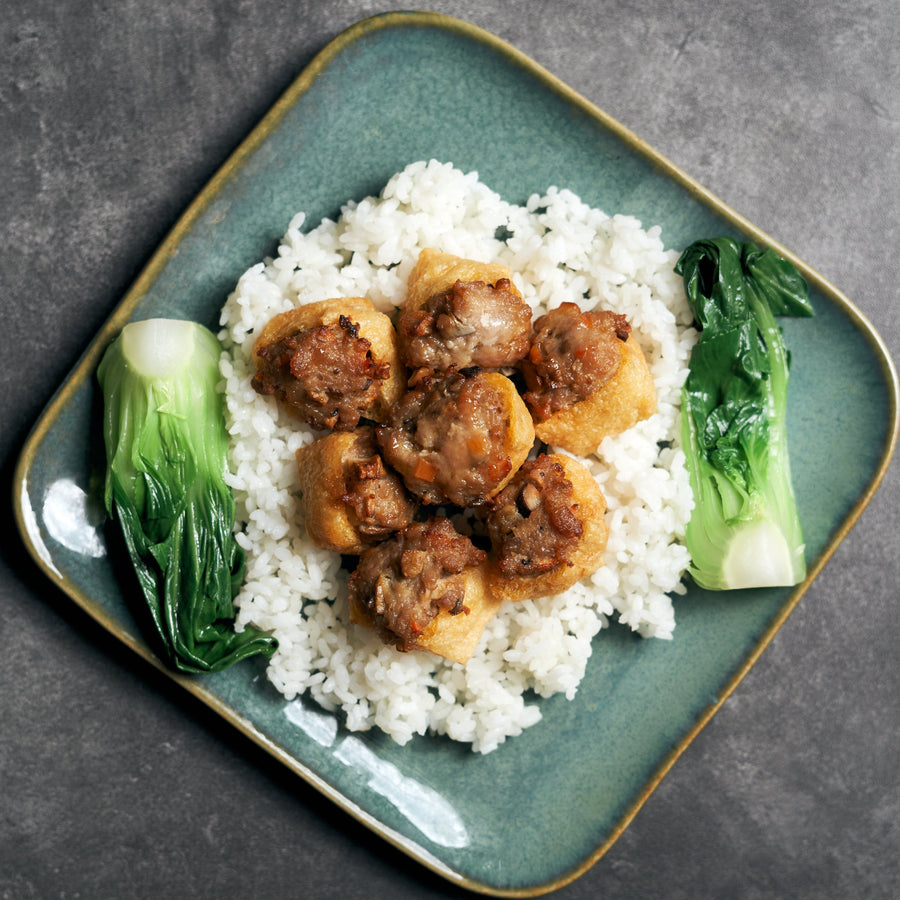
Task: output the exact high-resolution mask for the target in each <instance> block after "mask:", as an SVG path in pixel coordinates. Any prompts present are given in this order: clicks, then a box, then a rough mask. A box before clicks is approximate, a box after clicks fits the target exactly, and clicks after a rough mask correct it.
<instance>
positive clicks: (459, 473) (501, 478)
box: [376, 370, 534, 507]
mask: <svg viewBox="0 0 900 900" xmlns="http://www.w3.org/2000/svg"><path fill="white" fill-rule="evenodd" d="M376 438H377V440H378V446H379V447H380V449H381V453H382V455H383V456H384V458H385V460H386V461H387V462H388V463H389V464H390V465H391V466H392V467H393V468H395V469H396V470H397V471H398V472H399V473H400V475H401V476H402V478H403V481H404V483H405V484H406V487H407V488H408V489H409V490H410V491H411V492H412V493H413V494H415V495H416V496H417V497H418V498H419V499H421V500H422V502H423V503H425V504H427V505H441V504H445V503H452V504H454V505H456V506H463V507H467V506H478V505H479V504H481V503H483V502H484V501H486V500H487V499H488V498H490V497H492V496H493V495H494V494H496V493H497V492H498V491H500V490H502V489H503V487H504V486H505V485H506V483H507V482H508V481H509V479H510V478H512V476H513V475H514V474H515V472H516V470H517V469H518V468H519V466H520V465H522V463H523V462H524V461H525V459H526V458H527V456H528V454H529V452H530V451H531V447H532V445H533V443H534V424H533V422H532V419H531V416H530V414H529V412H528V409H527V407H526V406H525V404H524V402H523V401H522V398H521V397H520V396H519V394H518V391H516V387H515V385H514V384H513V383H512V381H510V379H509V378H506V377H505V376H504V375H501V374H500V373H498V372H482V371H480V370H475V371H472V370H465V371H462V372H453V373H451V374H449V375H446V376H444V377H438V376H431V375H428V376H425V377H422V378H420V379H419V380H418V381H417V382H416V383H415V385H414V386H413V388H412V389H411V390H410V391H408V392H407V393H406V394H405V395H404V396H403V398H402V399H401V400H400V402H399V403H398V404H397V406H396V407H395V408H394V410H393V411H392V413H391V417H390V419H389V420H388V421H387V423H386V424H385V425H380V426H378V428H377V429H376Z"/></svg>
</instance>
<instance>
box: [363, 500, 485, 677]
mask: <svg viewBox="0 0 900 900" xmlns="http://www.w3.org/2000/svg"><path fill="white" fill-rule="evenodd" d="M486 558H487V555H486V554H485V552H484V551H483V550H479V549H478V548H477V547H475V545H474V544H473V543H472V542H471V541H470V540H469V538H468V537H466V536H464V535H461V534H459V533H458V532H457V531H456V529H455V528H454V527H453V524H452V522H451V521H450V520H449V519H447V518H444V517H441V516H436V517H433V518H431V519H429V520H428V521H427V522H416V523H414V524H413V525H411V526H410V527H409V528H407V529H405V530H404V531H402V532H400V533H398V534H396V535H393V536H392V537H391V538H389V539H388V540H386V541H383V542H382V543H380V544H378V545H377V546H375V547H372V548H370V549H368V550H366V551H365V553H363V554H362V556H361V557H360V560H359V565H358V566H357V568H356V570H355V571H354V572H353V574H352V575H351V576H350V586H349V596H350V621H351V622H352V623H354V624H357V625H362V626H365V627H367V628H375V629H377V631H378V633H379V635H380V636H381V639H382V640H383V641H384V642H385V643H387V644H391V645H393V646H396V647H397V649H398V650H401V651H404V652H408V651H410V650H427V651H428V652H430V653H434V654H436V655H438V656H442V657H444V658H445V659H449V660H452V661H453V662H458V663H462V664H465V663H466V662H468V660H469V659H470V657H471V656H472V654H473V653H474V652H475V648H476V647H477V646H478V643H479V641H480V640H481V635H482V633H483V632H484V629H485V626H486V625H487V623H488V622H490V620H491V619H492V618H493V617H494V616H495V615H496V614H497V612H498V610H499V608H500V604H501V602H502V601H501V600H500V599H499V598H498V597H495V596H493V595H492V594H491V593H490V592H489V591H488V589H487V576H486V573H487V563H486Z"/></svg>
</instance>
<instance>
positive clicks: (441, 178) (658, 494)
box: [220, 161, 696, 753]
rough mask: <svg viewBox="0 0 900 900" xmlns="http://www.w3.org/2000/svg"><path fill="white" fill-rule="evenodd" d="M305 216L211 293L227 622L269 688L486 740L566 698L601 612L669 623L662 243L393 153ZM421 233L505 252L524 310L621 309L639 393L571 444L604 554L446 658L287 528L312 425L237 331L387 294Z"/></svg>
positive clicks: (675, 395) (678, 539) (668, 278)
mask: <svg viewBox="0 0 900 900" xmlns="http://www.w3.org/2000/svg"><path fill="white" fill-rule="evenodd" d="M305 225H307V223H306V221H305V217H304V214H303V213H300V214H298V215H297V216H296V217H295V218H294V219H293V221H291V223H290V225H289V227H288V230H287V233H286V234H285V236H284V238H283V240H282V242H281V244H280V246H279V248H278V253H277V256H276V257H275V258H273V259H267V260H264V261H263V262H260V263H259V264H257V265H255V266H253V267H252V268H251V269H249V270H248V271H247V272H246V273H245V274H244V275H243V276H242V277H241V279H240V281H239V282H238V285H237V287H236V289H235V290H234V292H233V293H232V294H231V295H230V297H229V298H228V300H227V302H226V304H225V306H224V308H223V310H222V317H221V325H222V331H221V334H220V338H221V340H222V343H223V347H224V352H223V356H222V362H221V370H222V375H223V377H224V383H225V396H226V406H227V417H228V425H229V433H230V438H231V445H230V463H231V471H232V473H233V474H232V475H231V477H230V484H231V486H232V488H233V489H234V493H235V499H236V502H237V522H236V526H235V527H236V532H237V539H238V541H239V543H240V544H241V546H242V547H243V548H244V550H245V551H246V554H247V575H246V578H245V581H244V584H243V587H242V589H241V591H240V593H239V595H238V596H237V598H236V600H235V603H236V605H237V607H238V619H237V627H238V628H239V629H240V628H243V627H245V626H246V625H248V624H251V623H252V624H254V625H256V626H257V627H259V628H262V629H265V630H267V631H271V632H272V633H273V634H274V635H275V636H276V637H277V638H278V641H279V648H278V650H277V652H276V653H275V655H274V656H273V657H272V659H271V660H270V662H269V666H268V672H267V674H268V677H269V679H270V680H271V682H272V684H273V685H274V686H275V687H276V688H277V690H278V691H279V692H281V693H282V694H283V695H284V696H285V698H286V699H288V700H290V699H293V698H295V697H297V696H300V695H307V696H309V697H311V698H313V699H314V700H315V701H317V702H318V703H319V704H320V705H321V706H322V707H324V708H325V709H327V710H329V711H334V712H336V713H338V714H339V716H340V718H341V721H342V723H343V724H344V725H345V727H346V728H347V729H349V730H351V731H357V730H367V729H371V728H377V729H380V730H382V731H384V732H385V733H386V734H388V735H390V736H391V738H393V739H394V740H395V741H397V742H398V743H400V744H404V743H406V742H408V741H409V740H410V739H411V738H412V737H413V735H416V734H425V733H428V732H431V733H437V734H444V735H447V736H448V737H450V738H451V739H453V740H457V741H463V742H466V743H469V744H471V746H472V749H473V750H475V751H478V752H482V753H486V752H489V751H491V750H493V749H495V748H496V747H497V746H498V745H499V744H500V743H502V742H503V741H504V740H505V739H506V738H507V737H510V736H513V735H516V734H519V733H520V732H521V731H522V729H523V728H526V727H528V726H530V725H534V724H535V723H536V722H538V721H539V720H540V717H541V714H540V705H539V702H536V701H535V700H534V696H535V695H538V696H540V697H547V696H550V695H553V694H558V693H563V694H565V695H566V697H568V698H570V699H571V698H572V697H574V695H575V693H576V691H577V689H578V685H579V683H580V682H581V679H582V678H583V676H584V672H585V667H586V665H587V663H588V660H589V658H590V656H591V652H592V649H596V651H597V652H598V653H602V652H603V646H602V639H598V640H597V641H596V642H595V641H594V638H595V636H596V635H597V634H598V632H600V631H601V630H602V629H604V628H605V627H607V625H608V624H609V622H610V621H611V620H613V619H615V620H618V621H619V622H621V623H622V624H624V625H625V626H627V627H628V628H630V629H632V630H633V631H635V632H637V633H638V634H640V635H642V636H643V637H646V638H661V639H668V638H671V637H672V634H673V629H674V627H675V615H674V609H673V604H672V600H671V595H673V594H676V595H677V594H679V593H682V592H683V590H684V588H683V586H682V584H681V578H682V575H683V573H684V571H685V569H686V567H687V564H688V554H687V551H686V550H685V547H684V544H683V539H684V530H685V526H686V523H687V519H688V517H689V514H690V509H691V505H692V500H691V492H690V487H689V483H688V478H687V473H686V470H685V465H684V455H683V453H682V452H681V450H680V449H678V435H677V425H678V416H679V394H680V389H681V386H682V383H683V382H684V379H685V377H686V375H687V363H688V357H689V354H690V349H691V346H692V345H693V343H694V340H695V338H696V333H695V331H694V329H693V328H692V327H691V313H690V309H689V307H688V304H687V301H686V299H685V296H684V289H683V286H682V283H681V280H680V278H679V277H678V276H676V275H675V274H674V272H673V266H674V264H675V261H676V259H677V252H676V251H672V250H666V249H665V248H664V246H663V243H662V240H661V237H660V229H659V228H658V227H651V228H649V229H647V230H645V229H643V228H642V226H641V223H640V222H639V221H637V220H636V219H634V218H631V217H628V216H621V215H614V216H611V217H610V216H609V215H607V214H606V213H604V212H601V211H600V210H597V209H592V208H590V207H588V206H586V205H585V204H584V203H583V202H581V200H580V199H579V198H578V197H576V196H575V195H574V194H573V193H571V192H570V191H567V190H564V189H557V188H550V189H549V190H548V191H547V193H546V195H544V196H537V195H535V196H532V197H530V198H529V199H528V201H527V203H526V204H525V205H524V206H517V205H512V204H510V203H507V202H505V201H504V200H502V199H501V198H500V197H499V196H498V195H497V194H496V193H494V192H493V191H492V190H490V189H489V188H488V187H487V186H485V185H484V184H482V183H481V182H480V181H479V180H478V176H477V174H476V173H463V172H461V171H460V170H458V169H456V168H454V167H453V166H452V165H449V164H442V163H438V162H436V161H431V162H429V163H427V164H426V163H424V162H419V163H414V164H412V165H410V166H408V167H407V168H406V169H405V170H404V171H403V172H401V173H399V174H397V175H395V176H394V177H393V178H392V179H391V180H390V181H389V182H388V184H387V185H386V186H385V188H384V189H383V191H382V193H381V194H380V196H378V197H369V198H366V199H364V200H362V201H360V202H358V203H356V202H354V203H348V204H347V205H346V206H345V207H344V208H343V209H342V210H341V215H340V218H339V219H338V220H337V221H336V222H335V221H330V220H327V219H326V220H324V221H323V222H321V223H320V224H318V225H316V226H315V227H312V228H311V229H307V230H305V231H304V226H305ZM425 247H432V248H435V249H437V250H441V251H444V252H447V253H453V254H456V255H458V256H463V257H467V258H471V259H478V260H483V261H492V262H499V263H502V264H504V265H506V266H508V267H509V269H510V270H511V272H512V277H513V280H514V281H515V283H516V285H517V287H518V288H519V290H520V291H521V292H522V296H523V297H524V299H525V300H526V302H527V303H528V304H529V305H530V306H531V308H532V311H533V314H534V317H535V318H536V317H537V316H539V315H541V314H542V313H544V312H546V311H548V310H550V309H553V308H555V307H557V306H559V305H560V304H561V303H562V302H563V301H566V300H575V301H576V302H578V303H580V305H581V306H582V308H583V309H585V310H590V309H594V308H604V309H611V310H614V311H615V312H619V313H623V314H625V315H626V316H627V317H628V320H629V321H630V323H631V325H632V336H631V338H630V339H632V340H636V341H638V343H639V344H640V346H641V348H642V350H643V352H644V355H645V356H646V358H647V362H648V364H649V367H650V370H651V373H652V375H653V379H654V382H655V385H656V391H657V398H658V411H657V413H656V414H655V415H654V416H652V417H651V418H650V419H648V420H646V421H644V422H641V423H639V424H638V425H637V426H635V427H634V428H632V429H630V430H629V431H627V432H625V433H624V434H622V435H620V436H618V437H616V438H606V439H605V440H604V441H603V443H602V444H601V445H600V447H598V448H597V452H596V454H593V455H591V456H590V457H589V458H588V459H586V460H583V461H584V462H585V463H586V464H587V465H588V467H589V468H590V469H591V472H592V473H593V475H594V477H595V478H596V479H597V482H598V483H599V485H600V487H601V489H602V491H603V493H604V495H605V497H606V500H607V503H608V505H609V510H608V512H607V522H608V525H609V542H608V545H607V550H606V554H605V560H606V565H605V566H603V567H601V568H600V569H599V570H598V571H597V572H596V573H595V574H594V575H593V576H591V577H590V578H589V579H586V580H585V581H584V582H581V583H579V584H577V585H575V586H574V587H572V588H571V589H569V590H568V591H566V592H565V593H564V594H561V595H559V596H555V597H547V598H544V599H541V600H536V601H530V600H529V601H523V602H519V603H507V604H505V607H504V608H503V609H501V611H500V613H499V615H498V616H497V617H496V618H495V619H493V620H492V621H491V622H490V623H489V624H488V626H487V629H486V630H485V633H484V635H483V637H482V640H481V643H480V645H479V648H478V650H477V651H476V653H475V655H474V656H473V657H472V659H471V660H470V661H469V663H468V664H467V665H465V666H461V665H459V664H456V663H451V662H449V661H447V660H444V659H441V658H439V657H437V656H433V655H432V654H429V653H426V652H411V653H400V652H398V651H397V650H396V649H394V648H393V647H390V646H386V645H385V644H383V643H382V642H381V640H380V638H379V637H378V635H377V634H376V633H374V631H371V630H369V629H365V628H362V627H358V626H353V625H350V624H349V622H348V618H347V579H348V577H349V573H348V572H347V571H346V570H344V569H342V567H341V558H340V556H339V555H337V554H335V553H331V552H328V551H324V550H320V549H318V548H317V547H315V546H314V545H313V544H312V543H311V542H310V541H309V540H308V539H307V537H306V531H305V526H304V522H303V521H302V516H301V512H300V507H299V504H298V497H297V471H296V461H295V452H296V451H297V449H298V448H299V447H301V446H304V445H306V444H309V443H311V442H312V441H313V440H314V439H315V437H316V433H315V432H314V431H313V430H312V429H310V428H308V427H307V426H305V425H303V424H300V423H298V421H297V420H296V419H294V418H291V417H290V416H287V415H285V413H284V412H283V411H282V410H281V409H280V408H279V406H278V405H277V404H276V402H275V400H274V399H273V398H271V397H264V396H261V395H259V394H257V393H256V392H255V391H254V390H253V388H252V387H251V386H250V378H251V376H252V374H253V371H254V366H253V361H252V350H253V343H254V341H255V338H256V336H257V335H258V333H259V330H260V329H261V328H262V326H263V325H264V324H265V323H266V322H267V321H268V320H269V319H270V318H271V317H272V316H274V315H275V314H277V313H280V312H283V311H285V310H288V309H290V308H292V307H294V306H296V305H298V304H302V303H308V302H311V301H318V300H326V299H329V298H334V297H342V296H365V297H368V298H369V299H370V300H371V301H372V302H373V303H374V304H375V305H376V307H378V308H379V309H380V310H381V311H383V312H386V313H391V311H392V310H394V309H396V308H397V307H398V306H400V305H401V304H402V303H403V301H404V298H405V289H406V283H407V278H408V276H409V273H410V270H411V269H412V267H413V265H414V263H415V261H416V259H417V257H418V255H419V252H420V251H421V250H422V249H423V248H425ZM551 449H552V448H551Z"/></svg>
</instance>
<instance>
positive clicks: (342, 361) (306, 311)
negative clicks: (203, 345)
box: [252, 297, 406, 431]
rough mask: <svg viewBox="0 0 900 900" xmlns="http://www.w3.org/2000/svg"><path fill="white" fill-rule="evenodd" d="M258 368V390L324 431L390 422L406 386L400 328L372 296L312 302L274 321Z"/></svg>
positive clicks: (261, 341) (257, 354) (262, 342)
mask: <svg viewBox="0 0 900 900" xmlns="http://www.w3.org/2000/svg"><path fill="white" fill-rule="evenodd" d="M253 361H254V363H255V366H256V374H255V375H254V377H253V380H252V384H253V388H254V389H255V390H256V391H257V392H258V393H260V394H266V395H270V396H274V397H276V398H277V400H278V401H279V402H280V403H281V404H283V405H284V406H285V407H286V408H287V409H288V410H289V411H290V413H291V414H292V415H295V416H298V417H299V418H301V419H303V420H304V421H306V422H307V423H308V424H309V425H312V426H313V427H314V428H320V429H334V430H336V431H352V430H353V429H354V428H356V426H357V425H358V424H359V421H360V419H369V420H372V421H376V422H380V421H384V419H385V417H386V416H387V413H388V410H389V409H390V408H391V406H392V405H393V404H394V403H395V402H396V401H397V399H398V398H399V397H400V395H401V394H402V393H403V390H404V387H405V381H406V373H405V371H404V369H403V366H402V364H401V362H400V360H399V357H398V355H397V343H396V333H395V331H394V327H393V324H392V323H391V320H390V319H389V318H388V317H387V316H386V315H385V314H384V313H381V312H379V311H378V310H377V309H376V308H375V306H374V305H373V304H372V302H371V301H369V300H367V299H365V298H364V297H342V298H336V299H332V300H322V301H319V302H316V303H307V304H304V305H303V306H298V307H295V308H294V309H291V310H288V311H287V312H284V313H280V314H279V315H277V316H275V317H273V318H272V319H271V320H270V321H269V322H268V323H267V324H266V325H265V327H264V328H263V330H262V332H261V333H260V335H259V337H258V338H257V340H256V344H255V345H254V348H253Z"/></svg>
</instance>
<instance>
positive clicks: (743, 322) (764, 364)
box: [675, 238, 813, 590]
mask: <svg viewBox="0 0 900 900" xmlns="http://www.w3.org/2000/svg"><path fill="white" fill-rule="evenodd" d="M675 271H676V273H678V274H679V275H682V276H683V279H684V285H685V290H686V292H687V297H688V301H689V302H690V305H691V309H692V310H693V313H694V317H695V319H696V321H697V323H698V324H699V326H700V328H701V331H700V337H699V340H698V342H697V344H696V345H695V346H694V348H693V351H692V354H691V359H690V370H689V374H688V377H687V380H686V382H685V386H684V388H683V391H682V411H681V416H682V419H681V421H682V443H683V446H684V451H685V454H686V456H687V466H688V471H689V474H690V480H691V488H692V490H693V493H694V504H695V505H694V509H693V512H692V514H691V518H690V521H689V523H688V527H687V534H686V543H687V548H688V550H689V551H690V554H691V566H690V572H691V574H692V576H693V578H694V580H695V581H696V582H697V584H699V585H700V586H701V587H705V588H709V589H712V590H723V589H731V588H748V587H772V586H779V585H794V584H798V583H799V582H801V581H802V580H803V579H804V578H805V577H806V563H805V559H804V543H803V534H802V529H801V525H800V519H799V515H798V513H797V505H796V500H795V497H794V491H793V486H792V484H791V473H790V463H789V460H788V443H787V425H786V412H787V390H788V373H789V368H790V355H789V353H788V350H787V349H786V347H785V344H784V337H783V333H782V330H781V327H780V326H779V324H778V322H777V321H776V319H775V317H776V316H811V315H812V314H813V310H812V306H811V305H810V302H809V292H808V288H807V285H806V282H805V280H804V279H803V276H802V275H801V274H800V272H799V271H798V270H797V268H796V267H795V266H794V265H792V264H791V263H789V262H787V261H786V260H784V259H782V258H781V257H780V256H778V255H777V254H776V253H775V252H774V251H773V250H771V249H762V248H760V247H757V246H756V245H755V244H753V243H743V244H742V243H738V242H736V241H734V240H731V239H729V238H718V239H712V240H702V241H697V242H696V243H694V244H692V245H691V246H689V247H688V248H687V249H686V250H685V251H684V252H683V253H682V254H681V256H680V258H679V260H678V262H677V264H676V266H675Z"/></svg>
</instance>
